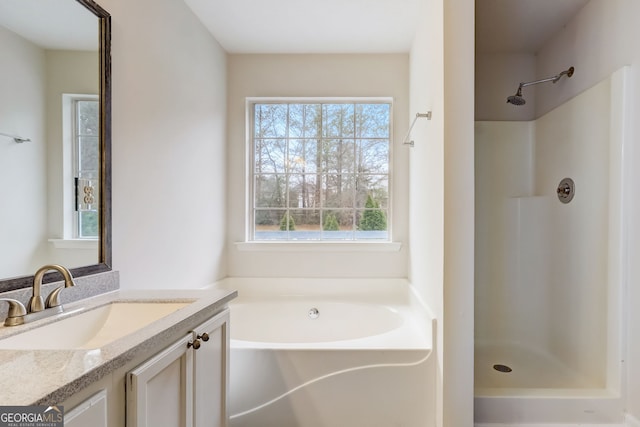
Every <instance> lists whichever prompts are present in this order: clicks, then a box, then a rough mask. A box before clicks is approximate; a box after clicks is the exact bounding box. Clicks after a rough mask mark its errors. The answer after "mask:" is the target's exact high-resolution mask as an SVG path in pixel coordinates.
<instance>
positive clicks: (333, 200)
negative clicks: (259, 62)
mask: <svg viewBox="0 0 640 427" xmlns="http://www.w3.org/2000/svg"><path fill="white" fill-rule="evenodd" d="M295 101H296V102H288V101H287V100H284V101H282V100H276V101H269V100H252V102H250V104H249V111H250V123H251V125H250V129H251V150H250V152H251V156H252V168H251V183H250V193H251V197H250V200H251V218H250V223H251V227H250V230H251V236H250V240H254V241H265V240H266V241H389V240H390V239H391V230H390V221H389V215H390V210H389V206H390V203H389V201H390V197H391V195H390V191H389V189H390V185H389V179H390V174H389V165H390V147H391V144H390V141H391V101H390V100H389V99H384V100H380V99H375V100H360V99H359V100H355V101H354V100H338V101H336V100H333V99H332V100H328V101H326V102H325V101H324V100H318V99H315V100H310V101H307V100H304V101H303V102H300V100H297V99H296V100H295Z"/></svg>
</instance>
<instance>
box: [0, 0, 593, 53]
mask: <svg viewBox="0 0 640 427" xmlns="http://www.w3.org/2000/svg"><path fill="white" fill-rule="evenodd" d="M184 1H185V3H187V5H188V6H189V7H190V8H191V9H192V10H193V11H194V12H195V14H196V15H197V16H198V18H199V19H200V20H201V21H202V22H203V24H204V25H205V26H206V27H207V28H208V29H209V31H210V32H211V33H212V34H213V36H214V37H215V38H216V39H217V40H218V42H220V44H221V45H222V47H223V48H224V49H225V50H226V51H227V52H230V53H392V52H409V50H410V48H411V43H412V41H413V37H414V34H415V32H416V29H417V26H418V23H419V19H418V17H419V13H418V11H419V10H420V3H421V2H422V1H430V0H320V1H319V0H184ZM445 1H447V0H445ZM588 1H589V0H476V34H477V36H476V48H477V50H478V51H479V52H494V53H495V52H502V53H513V52H518V53H535V52H537V51H538V50H539V48H540V47H541V46H542V45H543V44H544V42H545V41H546V40H548V39H549V38H550V37H551V36H553V35H554V34H555V33H557V32H558V31H559V30H560V29H561V28H562V27H563V26H564V25H565V24H566V23H567V22H568V21H569V20H570V19H571V17H573V16H574V15H575V14H576V13H577V12H578V11H579V10H580V9H581V8H582V7H583V6H584V5H585V4H586V3H588ZM98 2H99V1H98ZM52 17H55V19H52ZM0 25H4V26H6V27H7V28H9V29H10V30H12V31H14V32H17V33H19V34H20V35H22V36H23V37H25V38H27V39H29V40H31V41H33V42H34V43H36V44H38V45H40V46H42V47H44V48H51V49H53V48H55V49H80V50H95V49H96V48H97V19H96V18H95V16H93V14H91V13H90V12H88V11H87V10H86V9H85V8H84V7H82V6H80V5H79V4H78V3H76V2H75V1H73V0H46V1H43V0H0ZM45 29H46V31H44V30H45ZM85 34H86V35H85Z"/></svg>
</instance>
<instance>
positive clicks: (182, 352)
mask: <svg viewBox="0 0 640 427" xmlns="http://www.w3.org/2000/svg"><path fill="white" fill-rule="evenodd" d="M191 340H192V335H191V334H189V335H188V336H185V337H184V338H183V339H181V340H179V341H178V342H176V343H175V344H173V345H172V346H171V347H169V348H167V349H166V350H164V351H163V352H161V353H159V354H158V355H156V356H155V357H153V358H152V359H150V360H148V361H147V362H145V363H144V364H142V365H141V366H139V367H138V368H136V369H135V370H133V371H131V372H129V373H128V374H127V379H126V383H127V391H126V394H127V410H126V412H127V427H192V426H193V411H192V408H193V405H192V402H193V396H192V392H193V351H192V350H191V348H189V346H188V344H189V343H190V342H191Z"/></svg>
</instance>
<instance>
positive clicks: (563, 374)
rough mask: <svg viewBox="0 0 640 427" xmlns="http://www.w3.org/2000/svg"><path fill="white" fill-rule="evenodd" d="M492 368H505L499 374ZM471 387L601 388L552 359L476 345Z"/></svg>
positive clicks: (499, 346) (523, 349)
mask: <svg viewBox="0 0 640 427" xmlns="http://www.w3.org/2000/svg"><path fill="white" fill-rule="evenodd" d="M496 365H502V366H506V367H509V368H510V369H511V372H501V371H499V370H498V369H496V368H494V366H496ZM475 387H476V394H477V392H478V391H481V390H479V389H485V388H491V389H493V388H601V387H602V384H598V383H597V382H596V381H594V380H592V379H591V380H590V379H589V378H585V377H584V376H582V375H580V374H579V373H578V372H575V371H574V370H573V369H572V368H571V367H570V366H567V365H565V364H563V363H562V362H561V361H559V360H558V359H557V358H555V357H554V356H553V355H551V354H548V353H545V352H543V351H540V350H539V349H536V348H528V347H525V346H522V345H518V344H492V345H488V344H476V348H475Z"/></svg>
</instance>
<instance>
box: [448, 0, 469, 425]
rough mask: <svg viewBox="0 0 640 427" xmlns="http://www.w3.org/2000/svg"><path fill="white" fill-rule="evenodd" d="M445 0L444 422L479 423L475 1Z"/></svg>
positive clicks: (457, 423) (449, 423)
mask: <svg viewBox="0 0 640 427" xmlns="http://www.w3.org/2000/svg"><path fill="white" fill-rule="evenodd" d="M443 3H444V71H443V76H444V78H443V81H444V276H443V277H444V282H443V286H444V297H443V301H444V309H443V313H444V318H443V320H442V321H443V322H444V323H443V329H444V331H443V341H444V360H443V366H444V369H443V373H444V374H443V375H444V391H443V396H444V426H446V427H457V426H470V425H472V424H473V351H474V346H473V344H474V341H473V317H474V315H473V310H474V307H473V294H474V288H473V264H474V259H473V254H474V251H473V239H474V212H473V211H474V192H473V181H474V174H473V164H474V148H473V145H474V136H473V132H474V129H473V126H474V124H473V115H474V105H473V103H472V102H469V97H470V96H471V94H473V93H474V76H473V74H474V19H475V14H474V11H475V8H474V2H473V0H446V1H444V2H443Z"/></svg>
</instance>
